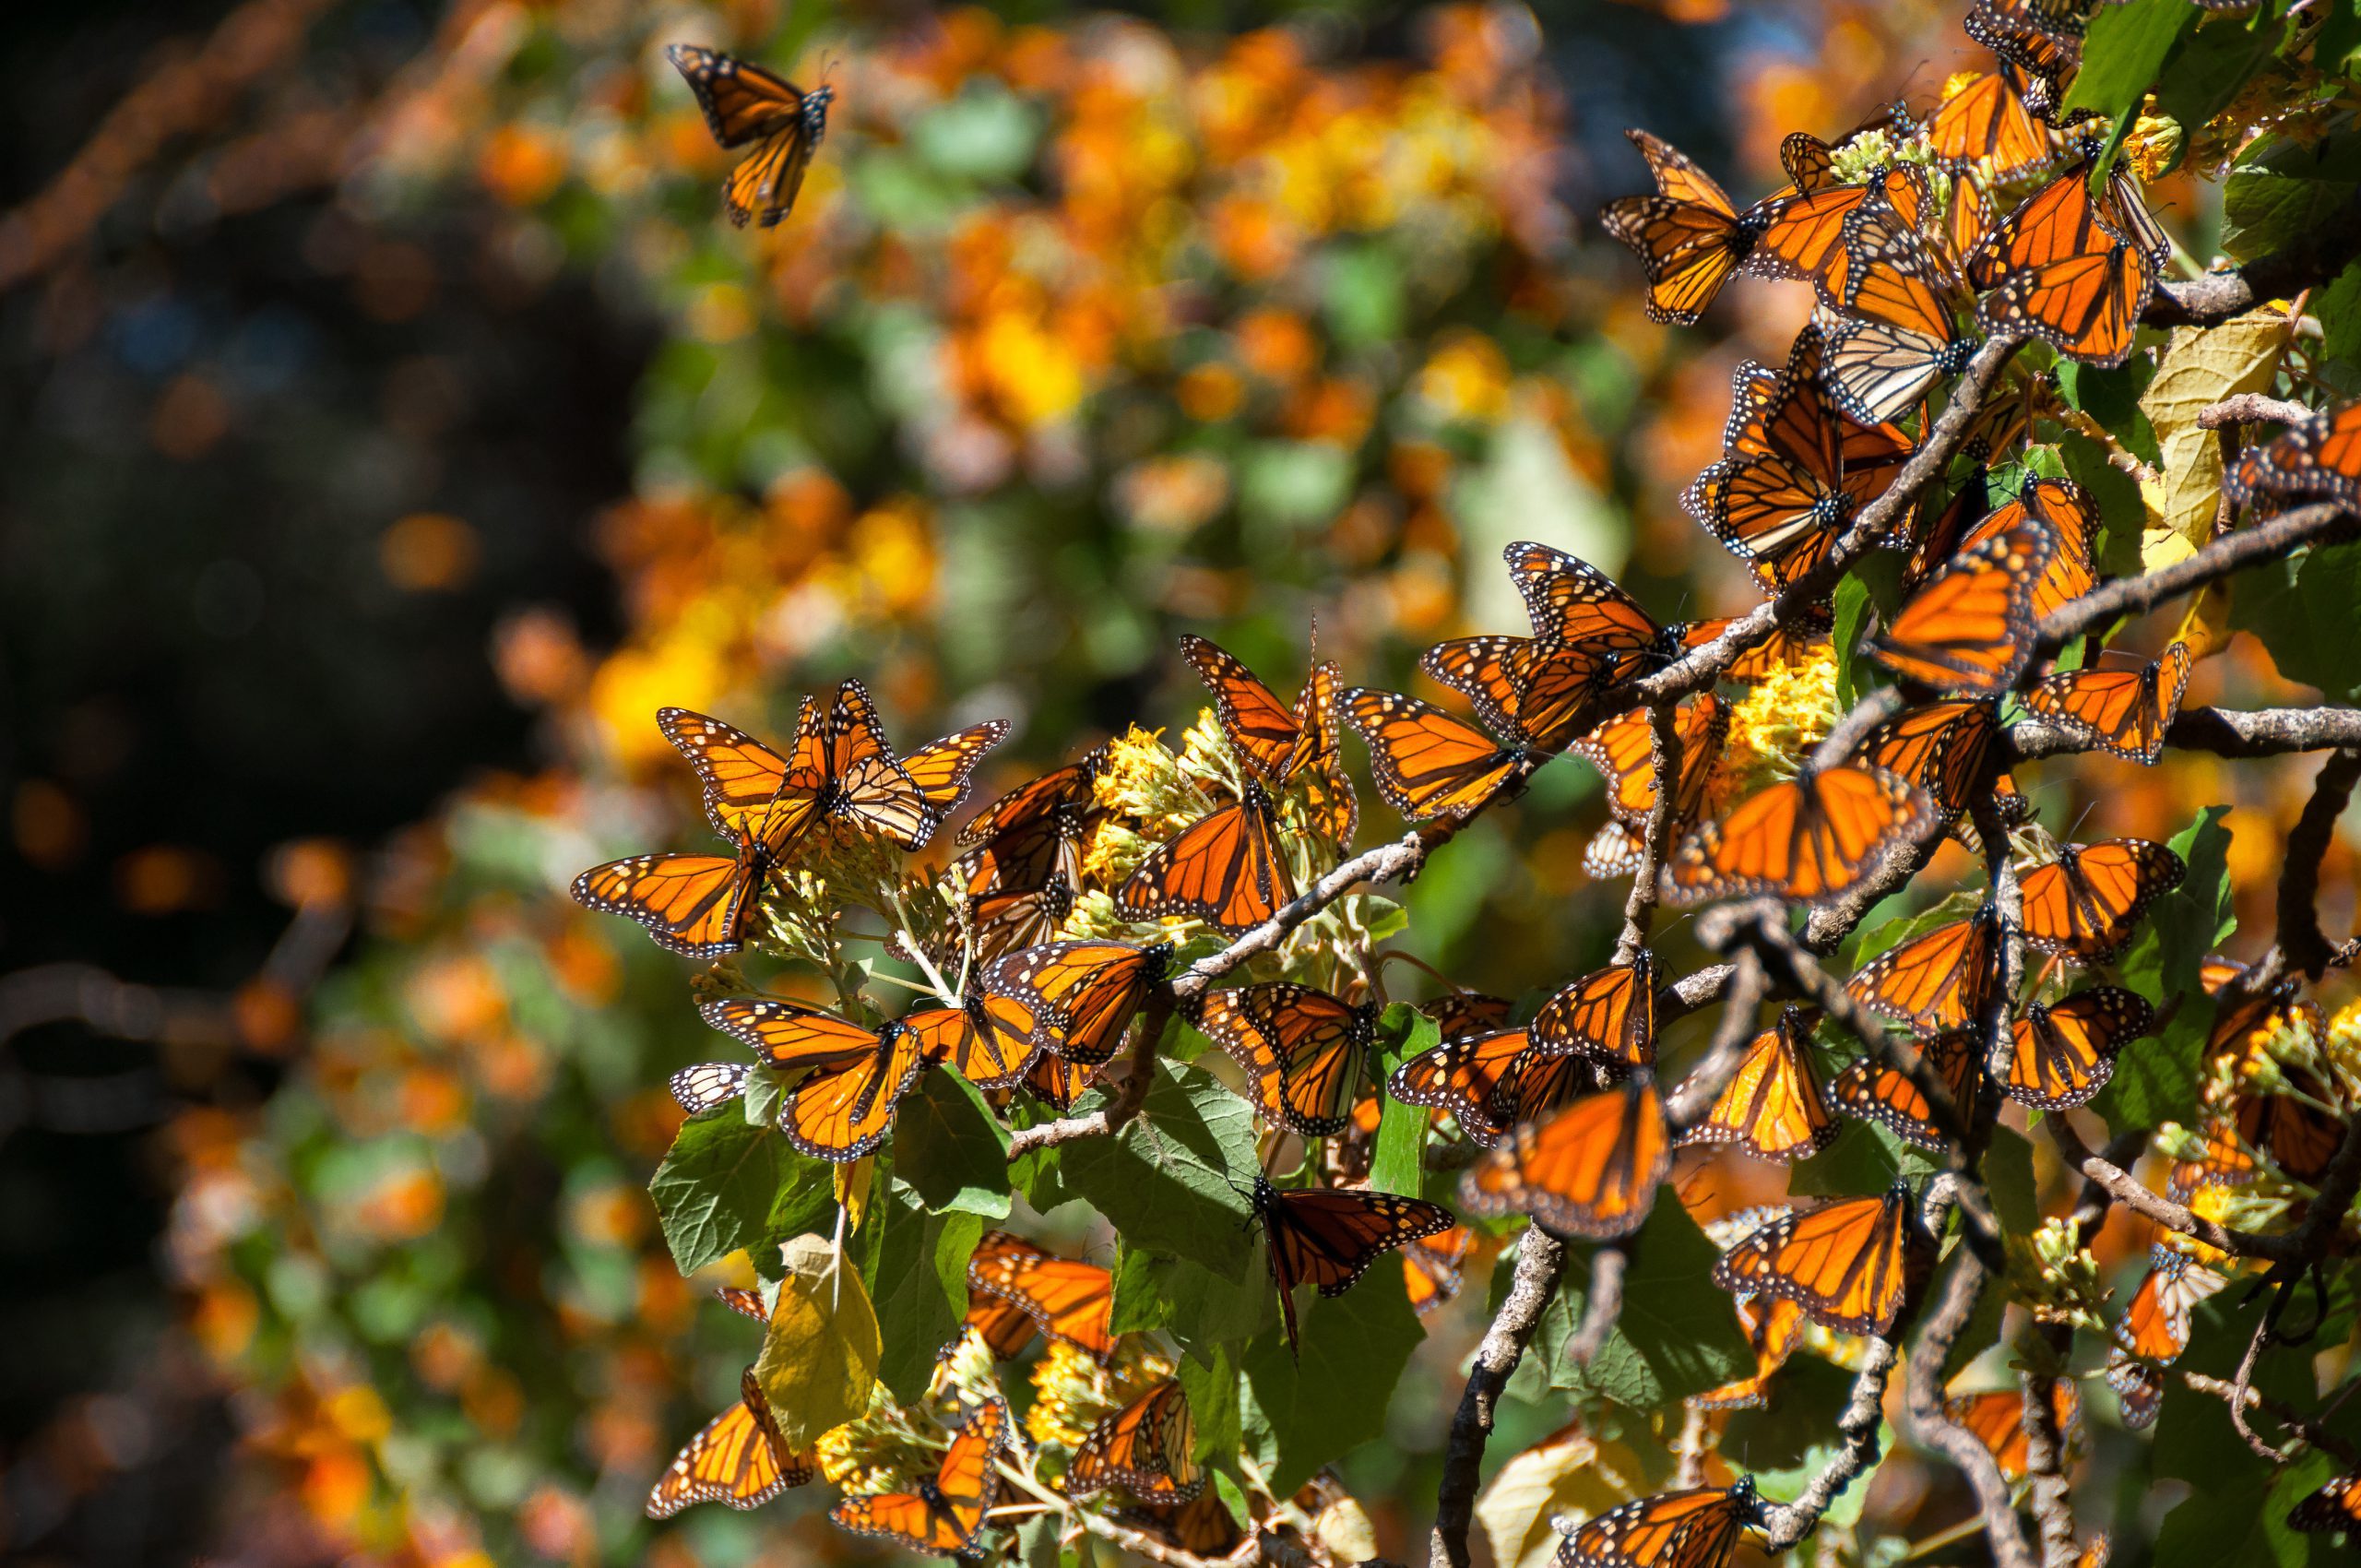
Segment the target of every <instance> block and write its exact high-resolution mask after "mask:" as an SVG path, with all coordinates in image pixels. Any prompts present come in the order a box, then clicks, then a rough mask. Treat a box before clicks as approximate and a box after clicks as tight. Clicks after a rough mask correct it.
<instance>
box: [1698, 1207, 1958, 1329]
mask: <svg viewBox="0 0 2361 1568" xmlns="http://www.w3.org/2000/svg"><path fill="white" fill-rule="evenodd" d="M1934 1258H1935V1246H1934V1241H1933V1239H1932V1238H1931V1237H1929V1236H1928V1235H1927V1233H1926V1230H1925V1229H1924V1228H1923V1227H1922V1226H1921V1225H1920V1224H1919V1220H1918V1206H1917V1204H1916V1200H1914V1199H1913V1197H1912V1196H1911V1193H1910V1189H1909V1188H1908V1187H1907V1186H1905V1185H1904V1184H1903V1183H1901V1182H1895V1183H1894V1185H1893V1187H1892V1190H1890V1191H1889V1192H1887V1193H1886V1194H1885V1195H1884V1196H1883V1197H1870V1198H1838V1199H1834V1200H1832V1201H1830V1202H1827V1203H1823V1204H1821V1205H1820V1206H1817V1207H1813V1208H1799V1209H1795V1210H1791V1211H1789V1212H1788V1213H1786V1214H1785V1215H1783V1216H1781V1217H1780V1218H1777V1219H1774V1220H1773V1221H1771V1222H1770V1223H1769V1224H1767V1225H1764V1226H1763V1227H1762V1228H1761V1229H1757V1230H1755V1231H1753V1232H1752V1233H1750V1235H1748V1236H1747V1237H1746V1238H1745V1239H1744V1240H1742V1241H1739V1242H1738V1245H1736V1246H1734V1247H1732V1248H1730V1249H1729V1250H1728V1251H1727V1252H1726V1253H1723V1254H1722V1256H1721V1259H1720V1261H1719V1262H1717V1263H1716V1264H1714V1284H1716V1285H1718V1286H1720V1287H1721V1288H1722V1289H1725V1290H1728V1291H1731V1292H1734V1293H1735V1292H1739V1291H1751V1292H1754V1293H1756V1294H1758V1295H1763V1296H1780V1297H1785V1298H1786V1299H1787V1300H1788V1301H1793V1302H1795V1303H1796V1305H1797V1306H1798V1307H1801V1308H1802V1309H1803V1310H1804V1313H1805V1315H1806V1316H1808V1317H1809V1318H1810V1319H1811V1320H1812V1321H1813V1322H1815V1323H1817V1324H1820V1325H1821V1327H1823V1328H1833V1329H1834V1330H1836V1331H1837V1332H1838V1333H1840V1334H1883V1333H1884V1332H1885V1331H1886V1330H1887V1329H1889V1328H1891V1327H1892V1326H1893V1320H1894V1315H1895V1314H1896V1313H1899V1312H1900V1311H1901V1310H1902V1302H1903V1300H1904V1297H1905V1296H1907V1295H1908V1294H1909V1292H1910V1289H1911V1288H1912V1287H1913V1286H1914V1285H1915V1284H1916V1283H1917V1282H1918V1280H1919V1279H1920V1278H1922V1277H1924V1274H1925V1271H1926V1270H1927V1269H1928V1268H1929V1267H1931V1266H1932V1265H1933V1263H1934Z"/></svg>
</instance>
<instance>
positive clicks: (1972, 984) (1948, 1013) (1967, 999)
mask: <svg viewBox="0 0 2361 1568" xmlns="http://www.w3.org/2000/svg"><path fill="white" fill-rule="evenodd" d="M1998 941H1999V922H1998V921H1996V920H1995V919H1994V918H1993V914H1992V910H1991V909H1989V908H1988V907H1987V908H1986V909H1978V910H1977V911H1976V912H1975V914H1973V915H1970V916H1969V917H1967V919H1965V920H1961V921H1949V922H1947V923H1945V924H1943V925H1939V926H1937V927H1936V928H1935V929H1934V930H1932V931H1929V932H1922V933H1921V934H1919V935H1917V936H1914V937H1912V938H1910V940H1908V941H1907V942H1903V943H1898V944H1895V945H1894V946H1892V947H1890V948H1888V949H1887V950H1886V951H1884V952H1883V953H1880V954H1879V955H1878V956H1876V957H1875V958H1872V959H1871V960H1870V961H1869V963H1867V964H1865V965H1863V966H1862V967H1861V968H1859V969H1857V970H1856V971H1855V972H1854V975H1853V978H1852V979H1851V980H1846V981H1845V991H1846V992H1849V993H1850V994H1851V995H1852V997H1853V999H1854V1000H1855V1001H1857V1002H1858V1003H1860V1004H1861V1005H1863V1006H1864V1007H1867V1008H1868V1009H1869V1011H1870V1012H1872V1013H1875V1014H1877V1015H1878V1016H1880V1017H1883V1018H1891V1019H1892V1020H1893V1021H1894V1022H1895V1023H1897V1024H1904V1025H1907V1026H1908V1027H1909V1028H1910V1031H1911V1032H1912V1033H1913V1034H1920V1035H1943V1034H1952V1033H1956V1032H1957V1031H1959V1030H1962V1029H1965V1028H1972V1027H1974V1026H1975V1024H1976V1023H1977V1021H1978V1020H1979V1018H1980V1017H1981V1016H1982V1013H1983V1009H1984V1003H1985V1000H1986V998H1987V997H1988V996H1990V995H1991V993H1992V983H1993V980H1994V979H1995V977H1996V976H1997V974H1998V973H1999V968H1998V966H1999V947H1998V945H1997V944H1998Z"/></svg>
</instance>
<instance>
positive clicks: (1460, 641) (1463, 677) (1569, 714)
mask: <svg viewBox="0 0 2361 1568" xmlns="http://www.w3.org/2000/svg"><path fill="white" fill-rule="evenodd" d="M1504 553H1505V555H1506V557H1507V560H1508V564H1509V575H1510V577H1511V579H1512V580H1513V582H1514V583H1515V584H1516V588H1517V591H1518V593H1519V594H1520V595H1521V596H1522V597H1523V598H1524V600H1525V611H1526V613H1527V614H1528V615H1529V616H1530V617H1531V619H1532V623H1533V636H1530V637H1515V636H1478V637H1460V638H1455V639H1453V640H1452V641H1449V642H1445V643H1441V644H1438V645H1436V646H1435V647H1431V648H1429V649H1428V650H1427V652H1426V655H1425V656H1424V657H1423V658H1422V659H1420V660H1419V667H1420V668H1421V669H1423V670H1425V671H1426V672H1427V673H1428V674H1430V675H1431V676H1432V677H1434V679H1435V680H1436V681H1438V682H1440V683H1442V684H1443V685H1446V686H1449V687H1451V688H1452V689H1453V690H1454V691H1457V692H1460V693H1462V694H1463V695H1465V696H1467V697H1468V698H1469V700H1470V701H1471V702H1473V703H1474V705H1475V707H1476V712H1477V717H1478V718H1480V719H1483V721H1484V722H1485V723H1486V724H1487V725H1489V726H1490V727H1491V729H1492V731H1493V732H1494V733H1496V734H1499V735H1502V736H1506V737H1508V738H1509V739H1510V740H1512V741H1513V742H1518V743H1521V744H1523V745H1525V746H1527V747H1529V748H1530V749H1532V750H1533V751H1536V752H1541V753H1554V752H1559V751H1562V750H1563V749H1565V747H1566V745H1567V744H1568V742H1570V741H1571V740H1572V738H1573V737H1574V736H1575V735H1577V734H1579V733H1580V732H1581V731H1582V730H1583V729H1584V728H1585V727H1587V726H1588V725H1589V724H1590V723H1592V722H1593V721H1594V720H1595V719H1596V714H1595V712H1594V709H1595V707H1596V700H1597V698H1598V697H1599V696H1601V695H1604V694H1605V693H1606V692H1607V691H1608V689H1610V688H1611V687H1613V686H1615V685H1617V684H1619V683H1621V682H1623V681H1626V680H1628V679H1630V678H1631V677H1632V676H1633V675H1636V674H1638V673H1639V672H1640V671H1642V670H1643V669H1644V668H1646V667H1647V666H1648V665H1649V664H1651V663H1656V662H1661V661H1662V660H1663V659H1664V657H1665V654H1666V647H1665V633H1664V628H1663V627H1661V626H1659V625H1657V624H1656V623H1655V618H1654V617H1652V616H1650V615H1649V614H1648V612H1646V611H1644V610H1643V609H1641V608H1640V606H1639V603H1638V602H1637V601H1636V600H1633V599H1632V598H1631V595H1629V594H1628V593H1625V592H1624V591H1623V589H1622V588H1621V587H1619V585H1618V584H1617V583H1616V582H1615V581H1614V579H1612V578H1610V577H1608V576H1607V575H1606V574H1605V573H1604V572H1601V571H1599V570H1598V569H1597V568H1596V567H1594V566H1592V565H1591V564H1589V563H1587V562H1584V561H1582V560H1579V559H1577V558H1576V557H1574V556H1572V555H1569V554H1567V553H1566V552H1564V551H1561V550H1554V549H1552V548H1550V547H1549V546H1548V545H1546V544H1535V543H1532V542H1530V541H1520V542H1518V543H1514V544H1512V545H1510V546H1509V547H1508V549H1507V550H1506V552H1504Z"/></svg>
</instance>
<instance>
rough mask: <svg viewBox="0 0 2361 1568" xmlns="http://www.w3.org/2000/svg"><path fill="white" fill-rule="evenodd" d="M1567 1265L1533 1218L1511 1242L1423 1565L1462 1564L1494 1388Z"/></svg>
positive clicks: (1447, 1458)
mask: <svg viewBox="0 0 2361 1568" xmlns="http://www.w3.org/2000/svg"><path fill="white" fill-rule="evenodd" d="M1565 1272H1566V1248H1565V1243H1563V1242H1562V1241H1559V1240H1558V1239H1557V1238H1556V1237H1555V1236H1552V1235H1550V1234H1549V1233H1548V1231H1547V1230H1544V1229H1541V1228H1540V1227H1539V1226H1537V1225H1529V1226H1527V1227H1525V1234H1524V1236H1523V1237H1522V1238H1521V1239H1520V1240H1519V1241H1518V1242H1517V1254H1516V1275H1515V1277H1514V1279H1513V1281H1512V1283H1511V1284H1510V1286H1509V1294H1508V1300H1506V1301H1502V1302H1501V1310H1500V1312H1499V1313H1498V1314H1497V1315H1496V1316H1495V1317H1494V1318H1493V1319H1492V1325H1491V1327H1489V1328H1488V1329H1486V1330H1485V1331H1484V1342H1483V1343H1482V1344H1481V1345H1478V1346H1477V1348H1476V1360H1475V1364H1474V1365H1472V1366H1470V1367H1469V1368H1468V1370H1467V1387H1466V1390H1465V1392H1464V1393H1463V1394H1461V1395H1460V1396H1459V1409H1458V1411H1457V1412H1456V1413H1455V1414H1453V1417H1452V1418H1451V1443H1450V1446H1449V1447H1448V1448H1447V1449H1446V1450H1445V1451H1444V1454H1443V1462H1442V1486H1441V1487H1440V1488H1439V1489H1437V1491H1436V1494H1435V1528H1434V1535H1433V1538H1432V1539H1431V1540H1430V1543H1429V1547H1428V1553H1427V1561H1428V1563H1429V1568H1467V1563H1468V1555H1467V1526H1468V1525H1469V1523H1470V1521H1472V1520H1473V1519H1474V1518H1475V1516H1476V1487H1477V1480H1478V1479H1479V1478H1480V1475H1481V1472H1482V1469H1483V1465H1484V1444H1485V1443H1486V1442H1487V1441H1488V1440H1489V1438H1490V1437H1491V1435H1492V1418H1493V1412H1494V1410H1495V1409H1496V1408H1497V1407H1498V1406H1499V1404H1500V1398H1501V1389H1503V1388H1504V1387H1506V1386H1507V1385H1508V1381H1509V1376H1510V1374H1511V1373H1513V1372H1515V1371H1516V1364H1517V1362H1518V1361H1520V1360H1523V1359H1524V1357H1525V1346H1526V1345H1527V1344H1529V1343H1531V1341H1532V1339H1533V1331H1534V1330H1535V1329H1536V1327H1538V1326H1539V1325H1540V1323H1541V1314H1542V1312H1543V1311H1544V1310H1545V1309H1547V1308H1548V1305H1549V1301H1550V1299H1551V1298H1552V1297H1554V1296H1556V1295H1557V1293H1558V1281H1559V1279H1560V1277H1562V1276H1563V1275H1564V1274H1565Z"/></svg>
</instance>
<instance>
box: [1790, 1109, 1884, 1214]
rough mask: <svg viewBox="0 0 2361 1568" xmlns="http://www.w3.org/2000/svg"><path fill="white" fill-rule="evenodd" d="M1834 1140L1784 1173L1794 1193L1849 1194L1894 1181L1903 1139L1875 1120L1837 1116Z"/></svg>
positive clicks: (1803, 1194) (1822, 1195)
mask: <svg viewBox="0 0 2361 1568" xmlns="http://www.w3.org/2000/svg"><path fill="white" fill-rule="evenodd" d="M1837 1128H1838V1131H1837V1134H1836V1141H1835V1142H1834V1143H1833V1144H1831V1145H1829V1146H1827V1147H1826V1148H1824V1149H1822V1150H1821V1151H1820V1152H1819V1153H1818V1154H1816V1155H1813V1156H1812V1157H1811V1158H1809V1159H1807V1160H1805V1161H1804V1162H1803V1163H1802V1164H1800V1165H1797V1166H1796V1167H1795V1168H1794V1170H1792V1171H1790V1172H1789V1174H1788V1177H1787V1191H1788V1192H1789V1193H1790V1194H1794V1195H1795V1196H1797V1197H1851V1196H1854V1195H1855V1194H1860V1193H1874V1192H1878V1191H1880V1190H1881V1189H1883V1188H1886V1187H1890V1186H1892V1185H1893V1179H1894V1176H1895V1175H1896V1174H1897V1173H1898V1172H1900V1170H1902V1140H1901V1139H1899V1138H1897V1137H1895V1136H1894V1135H1893V1134H1892V1133H1889V1132H1887V1131H1886V1130H1885V1129H1884V1128H1883V1127H1880V1126H1879V1125H1878V1124H1877V1123H1874V1122H1864V1121H1862V1120H1860V1119H1859V1118H1857V1117H1853V1116H1840V1117H1838V1118H1837Z"/></svg>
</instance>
